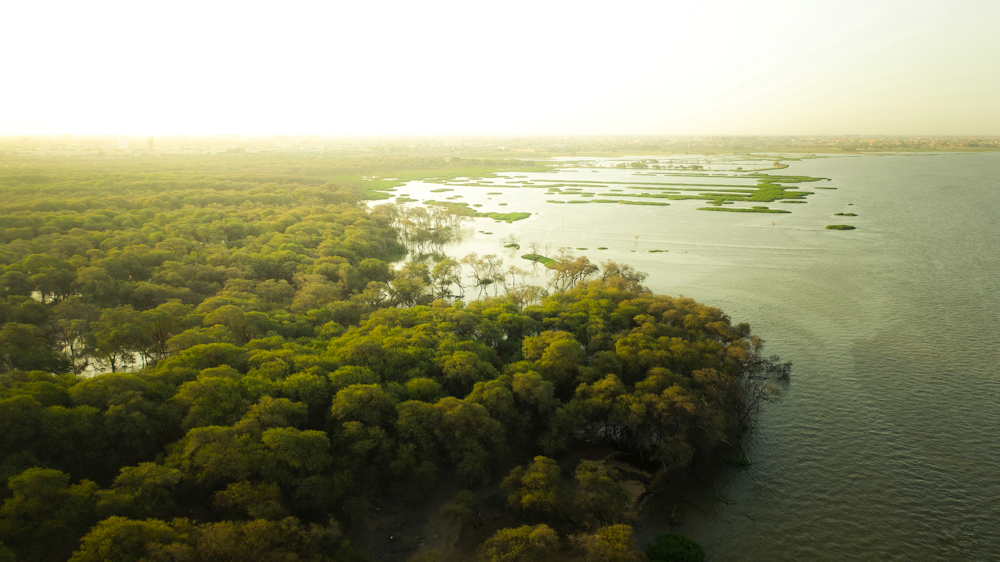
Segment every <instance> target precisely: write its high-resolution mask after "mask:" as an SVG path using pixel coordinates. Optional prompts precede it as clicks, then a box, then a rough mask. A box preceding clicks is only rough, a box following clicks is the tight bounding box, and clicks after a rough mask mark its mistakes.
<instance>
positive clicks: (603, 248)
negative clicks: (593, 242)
mask: <svg viewBox="0 0 1000 562" xmlns="http://www.w3.org/2000/svg"><path fill="white" fill-rule="evenodd" d="M597 249H598V250H607V249H608V247H607V246H598V247H597Z"/></svg>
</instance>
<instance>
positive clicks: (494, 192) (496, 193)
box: [486, 191, 503, 195]
mask: <svg viewBox="0 0 1000 562" xmlns="http://www.w3.org/2000/svg"><path fill="white" fill-rule="evenodd" d="M486 195H503V193H502V192H500V191H491V192H489V193H487V194H486Z"/></svg>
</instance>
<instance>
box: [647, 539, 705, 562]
mask: <svg viewBox="0 0 1000 562" xmlns="http://www.w3.org/2000/svg"><path fill="white" fill-rule="evenodd" d="M646 556H648V557H649V561H650V562H704V561H705V549H703V548H702V547H701V545H700V544H698V543H696V542H694V541H693V540H691V539H689V538H687V537H685V536H684V535H679V534H677V533H664V534H662V535H660V536H659V537H657V538H656V542H651V543H649V545H648V546H647V547H646Z"/></svg>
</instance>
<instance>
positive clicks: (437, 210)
mask: <svg viewBox="0 0 1000 562" xmlns="http://www.w3.org/2000/svg"><path fill="white" fill-rule="evenodd" d="M372 213H374V214H376V215H380V216H383V217H385V218H387V219H389V223H390V225H391V226H392V227H393V228H395V229H396V233H397V234H398V236H399V240H400V241H401V242H402V243H403V245H404V246H406V248H407V249H408V250H410V251H415V252H426V251H434V250H437V251H440V250H441V248H442V247H443V246H444V245H445V244H446V243H448V242H451V241H452V240H453V239H454V238H455V237H456V234H457V232H456V229H457V228H458V227H459V226H461V224H462V223H463V222H466V221H469V220H472V217H469V216H465V215H462V214H459V213H458V212H456V211H455V210H454V209H451V208H448V207H438V206H434V207H416V206H406V205H398V204H396V203H384V204H382V205H376V206H375V207H373V208H372Z"/></svg>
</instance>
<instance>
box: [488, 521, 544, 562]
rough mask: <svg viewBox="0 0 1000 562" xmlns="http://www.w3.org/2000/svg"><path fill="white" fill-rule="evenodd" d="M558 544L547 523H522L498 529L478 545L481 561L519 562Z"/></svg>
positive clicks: (533, 557)
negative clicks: (532, 524) (533, 524)
mask: <svg viewBox="0 0 1000 562" xmlns="http://www.w3.org/2000/svg"><path fill="white" fill-rule="evenodd" d="M558 545H559V536H558V535H556V532H555V531H553V530H552V528H551V527H549V526H548V525H544V524H542V525H535V526H531V525H522V526H520V527H517V528H508V529H500V530H499V531H497V532H496V533H495V534H494V535H493V536H492V537H490V538H489V539H487V540H486V542H484V543H483V544H482V545H481V546H480V547H479V556H480V558H481V559H482V560H483V562H521V561H525V560H534V559H535V558H536V557H537V556H538V555H539V554H541V553H542V552H545V551H546V550H549V549H552V548H555V547H556V546H558Z"/></svg>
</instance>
